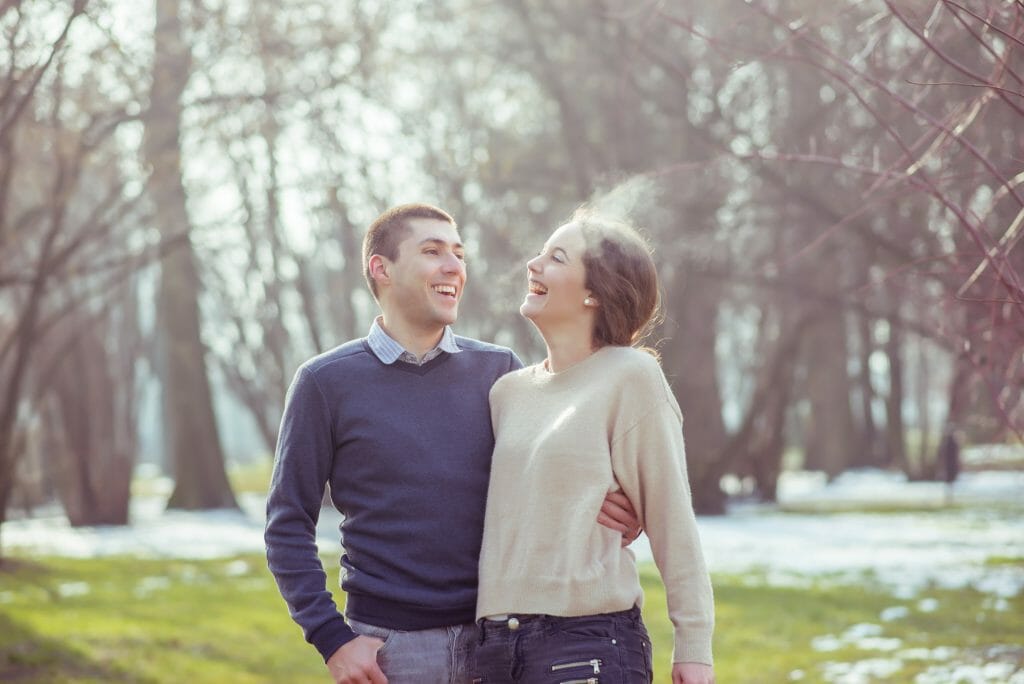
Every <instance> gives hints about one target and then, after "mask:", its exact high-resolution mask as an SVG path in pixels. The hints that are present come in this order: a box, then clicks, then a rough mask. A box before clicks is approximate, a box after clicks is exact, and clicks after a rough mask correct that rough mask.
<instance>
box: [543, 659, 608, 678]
mask: <svg viewBox="0 0 1024 684" xmlns="http://www.w3.org/2000/svg"><path fill="white" fill-rule="evenodd" d="M576 667H592V668H594V674H601V661H600V659H598V658H592V659H590V660H581V661H579V662H576V663H559V664H558V665H552V666H551V671H552V672H560V671H562V670H571V669H573V668H576ZM579 681H581V682H588V681H590V680H587V679H581V680H579ZM594 681H597V680H594ZM563 684H569V683H568V682H563Z"/></svg>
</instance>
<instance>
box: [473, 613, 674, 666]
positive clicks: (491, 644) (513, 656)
mask: <svg viewBox="0 0 1024 684" xmlns="http://www.w3.org/2000/svg"><path fill="white" fill-rule="evenodd" d="M478 624H479V626H480V629H479V634H480V642H479V644H477V648H476V656H475V665H474V666H473V669H472V677H473V678H472V681H473V682H480V683H481V684H497V683H499V682H503V683H506V684H511V683H516V684H518V683H524V684H548V683H550V684H650V682H651V681H652V680H653V676H654V673H653V670H652V668H651V639H650V637H649V636H648V635H647V628H646V627H644V623H643V620H642V619H641V618H640V609H639V608H635V607H634V608H632V609H630V610H625V611H622V612H619V613H605V614H602V615H588V616H584V617H556V616H552V615H510V616H508V619H506V620H487V619H484V620H481V621H480V622H479V623H478Z"/></svg>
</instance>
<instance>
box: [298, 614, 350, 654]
mask: <svg viewBox="0 0 1024 684" xmlns="http://www.w3.org/2000/svg"><path fill="white" fill-rule="evenodd" d="M357 636H358V635H357V634H356V633H355V632H353V631H352V628H351V627H349V626H348V623H347V622H345V618H343V617H341V616H340V615H339V616H338V617H336V618H333V619H332V620H330V621H329V622H325V623H324V624H322V625H320V626H319V627H317V628H316V629H315V630H313V631H312V632H310V633H309V636H308V637H306V641H308V642H309V643H311V644H313V647H314V648H316V650H317V651H319V652H320V655H321V656H323V659H324V662H325V663H326V662H327V661H328V660H330V658H331V656H332V655H334V652H335V651H337V650H338V649H339V648H341V647H342V646H344V645H345V644H347V643H348V642H350V641H352V640H353V639H355V638H356V637H357Z"/></svg>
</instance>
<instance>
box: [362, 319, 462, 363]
mask: <svg viewBox="0 0 1024 684" xmlns="http://www.w3.org/2000/svg"><path fill="white" fill-rule="evenodd" d="M383 318H384V317H383V316H377V318H375V319H374V321H373V325H371V326H370V333H369V334H368V335H367V336H366V343H367V344H369V345H370V350H371V351H372V352H373V353H374V354H375V355H376V357H377V358H378V359H380V360H381V362H382V363H385V364H387V365H389V366H390V365H391V364H393V363H394V362H395V361H404V362H405V363H411V364H414V365H417V366H422V365H423V364H425V363H426V362H427V361H431V360H433V359H435V358H437V357H438V356H440V354H441V352H448V353H449V354H458V353H459V352H461V351H462V350H461V349H459V345H457V344H456V343H455V333H454V332H452V327H451V326H450V325H446V326H444V334H442V335H441V341H440V342H438V343H437V346H436V347H434V348H433V349H431V350H430V351H428V352H427V353H426V354H424V355H423V358H422V359H418V358H416V355H415V354H413V353H412V352H410V351H408V350H407V349H406V348H405V347H403V346H402V345H401V344H399V343H398V342H396V341H395V339H394V338H393V337H391V335H388V334H387V333H386V332H384V327H383V326H382V325H381V321H382V320H383Z"/></svg>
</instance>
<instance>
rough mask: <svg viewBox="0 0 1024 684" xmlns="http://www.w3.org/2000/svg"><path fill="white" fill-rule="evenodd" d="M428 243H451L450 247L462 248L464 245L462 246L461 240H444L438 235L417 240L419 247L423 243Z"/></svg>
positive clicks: (444, 245)
mask: <svg viewBox="0 0 1024 684" xmlns="http://www.w3.org/2000/svg"><path fill="white" fill-rule="evenodd" d="M428 243H431V244H435V245H440V246H442V247H447V246H448V245H451V246H452V249H464V247H463V246H462V243H461V242H448V241H447V240H445V239H443V238H439V237H428V238H423V239H422V240H420V242H419V244H420V246H421V247H422V246H423V245H425V244H428Z"/></svg>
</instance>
